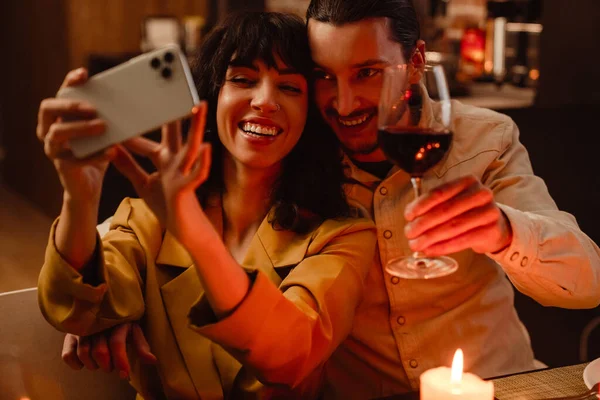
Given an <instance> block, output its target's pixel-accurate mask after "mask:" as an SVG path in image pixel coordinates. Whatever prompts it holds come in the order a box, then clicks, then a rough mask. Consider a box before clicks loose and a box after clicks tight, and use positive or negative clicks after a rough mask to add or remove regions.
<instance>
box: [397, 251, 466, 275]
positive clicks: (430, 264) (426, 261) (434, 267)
mask: <svg viewBox="0 0 600 400" xmlns="http://www.w3.org/2000/svg"><path fill="white" fill-rule="evenodd" d="M457 269H458V263H457V262H456V260H454V259H453V258H450V257H447V256H441V257H419V258H415V257H413V256H410V257H401V258H397V259H395V260H392V261H390V262H389V263H388V264H387V265H386V267H385V270H386V271H387V272H388V273H389V274H390V275H394V276H397V277H399V278H404V279H432V278H440V277H442V276H446V275H450V274H452V273H453V272H454V271H456V270H457Z"/></svg>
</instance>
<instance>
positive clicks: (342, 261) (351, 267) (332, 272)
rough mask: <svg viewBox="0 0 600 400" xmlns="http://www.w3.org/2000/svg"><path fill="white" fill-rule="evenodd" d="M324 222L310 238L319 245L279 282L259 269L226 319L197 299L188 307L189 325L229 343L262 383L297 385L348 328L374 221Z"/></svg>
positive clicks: (369, 255)
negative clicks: (217, 318) (279, 283)
mask: <svg viewBox="0 0 600 400" xmlns="http://www.w3.org/2000/svg"><path fill="white" fill-rule="evenodd" d="M324 225H326V226H323V225H322V226H321V229H320V230H321V231H322V232H328V233H326V234H323V235H319V233H317V235H316V237H315V238H314V240H313V242H312V244H311V246H315V247H316V248H318V251H316V252H313V255H310V256H308V257H306V258H304V259H303V260H302V261H301V262H300V263H299V264H298V265H297V266H296V267H295V268H294V269H293V270H292V271H291V272H290V273H289V274H288V276H287V277H286V278H285V279H284V280H283V281H282V283H281V285H280V286H279V287H277V286H276V285H275V284H274V283H273V282H272V281H271V280H269V278H268V277H267V275H266V274H264V273H262V272H260V271H258V272H255V273H254V274H252V275H253V284H252V286H251V289H250V291H249V293H248V294H247V296H246V298H245V299H244V300H243V301H242V303H241V304H240V305H239V306H238V307H237V308H236V309H235V310H234V311H233V313H231V314H230V315H228V316H227V317H226V318H223V319H221V320H219V321H216V320H215V317H214V315H207V314H210V313H211V312H210V307H208V306H207V302H206V301H205V299H203V298H201V299H200V301H199V302H198V303H197V304H196V305H195V306H194V307H193V308H192V310H191V311H190V314H189V316H190V323H191V327H192V329H194V330H196V331H197V332H198V333H200V334H202V335H204V336H206V337H207V338H209V339H211V340H213V341H214V342H216V343H218V344H219V345H221V346H222V347H223V348H225V349H226V350H228V351H229V352H230V353H231V354H232V355H233V356H234V357H236V358H237V359H238V360H239V361H240V362H241V363H242V364H243V365H244V366H245V367H246V368H249V369H250V370H252V371H253V372H254V373H255V375H256V377H257V378H258V379H259V380H260V381H261V382H262V383H263V384H266V385H271V386H278V387H282V388H288V389H290V388H296V387H299V386H300V384H301V383H302V382H303V380H304V379H305V378H307V377H308V376H309V375H310V374H311V373H312V372H313V371H315V370H316V369H317V368H318V367H319V366H320V365H321V364H322V363H324V361H326V360H327V358H328V357H329V355H330V354H331V353H332V352H333V350H334V349H335V348H336V347H337V346H338V345H339V344H340V343H341V341H342V340H343V339H345V337H346V336H347V335H348V334H349V332H350V329H351V327H352V320H353V317H354V312H355V309H356V307H357V305H358V303H359V301H360V299H361V296H362V291H363V285H364V280H365V278H366V276H367V272H368V270H369V268H371V266H372V265H373V260H374V252H375V247H376V235H375V230H374V225H373V223H372V222H371V221H368V220H359V222H354V223H352V224H348V223H347V222H346V224H345V226H341V225H340V222H335V221H326V222H325V223H324ZM308 253H309V254H310V253H311V250H310V247H309V252H308ZM211 320H212V322H213V323H208V324H207V323H206V322H207V321H211ZM313 376H314V374H313ZM311 379H312V378H311Z"/></svg>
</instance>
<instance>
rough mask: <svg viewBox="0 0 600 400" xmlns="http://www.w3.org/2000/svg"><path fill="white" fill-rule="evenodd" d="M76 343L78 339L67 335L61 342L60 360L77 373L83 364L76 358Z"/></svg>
mask: <svg viewBox="0 0 600 400" xmlns="http://www.w3.org/2000/svg"><path fill="white" fill-rule="evenodd" d="M77 342H78V337H77V336H75V335H71V334H70V333H67V334H66V335H65V340H64V341H63V348H62V353H61V357H62V360H63V361H64V362H65V364H67V365H68V366H69V367H71V368H72V369H74V370H77V371H79V370H80V369H81V368H83V363H82V362H81V361H80V360H79V357H77Z"/></svg>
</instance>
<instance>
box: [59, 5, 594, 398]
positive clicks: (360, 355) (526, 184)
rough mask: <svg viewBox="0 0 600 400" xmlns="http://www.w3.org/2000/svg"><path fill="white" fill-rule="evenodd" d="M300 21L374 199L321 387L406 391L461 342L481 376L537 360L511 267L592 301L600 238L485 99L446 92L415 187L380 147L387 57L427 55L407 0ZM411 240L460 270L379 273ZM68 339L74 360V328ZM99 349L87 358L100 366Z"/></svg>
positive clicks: (528, 288)
mask: <svg viewBox="0 0 600 400" xmlns="http://www.w3.org/2000/svg"><path fill="white" fill-rule="evenodd" d="M307 20H308V22H307V23H308V33H309V39H310V43H311V48H312V54H313V58H314V60H315V62H316V64H317V66H318V67H317V69H316V71H315V72H316V78H317V79H316V88H315V89H316V90H315V92H316V102H317V104H318V106H319V108H320V110H321V112H322V114H323V116H324V117H325V119H326V120H327V122H328V123H329V125H331V127H332V129H333V130H334V132H335V133H336V135H337V137H338V138H339V140H340V142H341V143H342V145H343V147H344V149H345V152H346V155H347V157H346V161H347V163H348V165H349V171H350V176H351V179H352V183H351V184H350V185H349V188H348V192H349V196H350V197H351V198H353V199H354V200H357V201H359V202H360V203H362V204H363V206H364V207H365V208H366V209H368V210H370V211H371V215H372V216H373V219H374V220H375V222H376V224H377V228H378V235H379V253H378V257H377V260H376V263H375V265H374V266H373V267H372V268H371V270H370V275H369V277H368V280H367V287H366V288H365V291H364V292H365V296H364V298H363V300H362V303H361V305H360V306H359V308H358V309H357V314H356V317H355V323H354V328H353V331H352V332H351V334H350V336H349V337H348V339H347V340H346V341H345V342H344V343H343V344H342V345H341V346H340V347H339V348H338V350H337V351H336V352H335V353H334V354H333V356H332V358H331V359H330V361H329V362H328V363H327V365H326V367H325V374H326V375H325V379H326V398H356V399H363V398H373V397H378V396H379V397H380V396H385V395H389V394H392V393H401V392H406V391H410V390H415V389H417V388H418V385H419V375H420V374H421V373H422V372H423V371H425V370H427V369H429V368H432V367H437V366H440V365H449V364H450V363H451V359H452V356H453V354H454V351H455V350H456V349H457V348H462V350H463V351H464V353H465V369H466V370H468V371H471V372H474V373H476V374H478V375H481V376H483V377H491V376H496V375H501V374H506V373H511V372H517V371H522V370H528V369H533V368H534V367H535V366H534V357H533V352H532V350H531V345H530V342H529V337H528V334H527V331H526V330H525V328H524V327H523V325H522V324H521V322H520V321H519V318H518V316H517V314H516V311H515V309H514V305H513V289H512V286H511V284H510V282H509V280H508V279H507V276H508V278H509V279H510V280H511V281H512V282H513V284H514V285H515V286H516V287H517V288H518V289H519V290H520V291H522V292H523V293H525V294H527V295H529V296H531V297H532V298H534V299H535V300H537V301H538V302H540V303H542V304H544V305H551V306H559V307H566V308H585V307H595V306H597V305H598V303H599V302H600V250H599V249H598V247H597V246H596V245H595V244H594V243H593V242H592V241H591V240H590V239H589V238H588V237H587V236H585V234H583V233H582V232H581V231H580V230H579V228H578V226H577V223H576V222H575V219H574V218H573V217H572V216H570V215H569V214H566V213H564V212H561V211H559V210H558V209H557V208H556V205H555V203H554V201H553V200H552V199H551V197H550V195H549V194H548V191H547V189H546V186H545V184H544V182H543V181H542V180H541V179H540V178H538V177H536V176H535V175H533V172H532V168H531V165H530V162H529V159H528V155H527V152H526V150H525V148H524V147H523V146H522V145H521V144H520V143H519V141H518V129H517V127H516V126H515V124H514V123H513V122H512V121H511V120H510V119H509V118H508V117H506V116H503V115H500V114H497V113H495V112H492V111H489V110H483V109H479V108H475V107H469V106H466V105H462V104H459V103H455V104H454V112H455V115H454V118H455V120H454V125H455V129H454V142H453V145H452V148H451V150H450V152H449V154H448V155H447V157H446V158H445V160H444V161H443V162H442V163H441V164H440V165H439V166H436V167H435V168H434V169H433V170H432V171H430V172H429V173H427V174H426V175H425V176H424V177H423V187H424V189H425V190H424V193H425V194H424V195H423V196H422V197H421V198H419V199H418V200H414V198H413V195H412V191H411V190H410V179H409V178H410V177H409V176H408V175H407V174H406V173H405V172H403V171H401V170H399V169H398V168H396V167H392V165H391V164H390V163H389V162H388V161H386V159H385V157H384V155H383V153H382V151H381V149H379V147H378V146H377V106H378V102H379V90H380V87H381V74H382V70H383V68H385V67H386V66H388V65H393V64H404V63H413V64H414V65H415V67H417V68H418V67H420V66H422V65H423V63H424V62H425V43H424V42H423V41H421V40H420V39H419V37H420V33H419V24H418V21H417V17H416V15H415V10H414V7H413V5H412V3H411V1H410V0H361V1H356V0H312V1H311V3H310V5H309V8H308V11H307ZM415 250H418V251H422V252H424V253H426V254H428V255H441V254H451V255H452V257H453V258H454V259H456V260H457V261H458V263H459V269H458V271H457V272H455V273H454V274H452V275H450V276H447V277H443V278H436V279H432V280H404V279H399V278H397V277H393V276H391V275H389V274H388V273H387V272H385V269H384V267H385V264H386V263H387V261H389V260H391V259H394V258H396V257H399V256H404V255H408V254H410V253H411V252H412V251H415ZM118 329H120V330H117V332H118V334H116V335H114V336H117V337H118V338H121V339H120V340H115V339H114V338H113V340H112V341H113V342H114V343H115V347H114V348H113V352H112V353H113V364H115V366H116V367H117V368H119V369H121V368H128V367H127V365H126V357H125V356H124V354H123V352H118V351H116V349H117V348H118V346H119V343H121V344H122V343H123V341H124V337H125V336H126V334H125V333H124V332H126V330H127V329H130V327H124V328H118ZM138 336H139V335H138ZM65 343H66V348H67V351H66V352H63V354H64V355H65V358H66V359H69V360H71V361H70V362H71V363H73V364H77V361H78V360H77V357H76V356H75V353H74V351H72V350H69V349H73V348H76V342H75V338H73V337H67V339H66V341H65ZM98 348H100V349H102V348H103V347H102V346H100V347H98ZM140 348H141V346H140ZM104 350H106V347H104ZM100 352H102V350H100ZM146 353H147V351H146ZM84 354H86V352H85V351H84V352H83V353H82V355H83V357H84V359H85V360H86V363H89V365H90V366H92V367H94V366H95V363H94V361H93V359H91V358H90V357H89V354H88V355H87V356H85V355H84ZM107 355H108V353H106V354H105V355H104V356H102V355H101V354H100V355H98V354H95V355H94V358H95V359H96V360H101V361H99V363H100V364H101V365H107V364H106V360H108V359H109V358H108V357H107ZM102 357H104V358H102ZM79 358H81V357H79ZM77 365H80V364H77ZM86 365H87V364H86ZM108 365H110V362H109V364H108Z"/></svg>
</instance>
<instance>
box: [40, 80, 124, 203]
mask: <svg viewBox="0 0 600 400" xmlns="http://www.w3.org/2000/svg"><path fill="white" fill-rule="evenodd" d="M87 79H88V73H87V70H86V69H84V68H79V69H76V70H73V71H70V72H69V73H68V74H67V76H66V77H65V79H64V81H63V83H62V85H61V89H62V88H64V87H71V86H79V85H82V84H84V83H85V82H86V81H87ZM105 128H106V126H105V123H104V121H102V120H101V119H99V118H97V114H96V109H95V108H94V106H93V105H92V104H89V103H87V102H84V101H81V100H72V99H58V98H48V99H45V100H43V101H42V102H41V104H40V108H39V112H38V123H37V129H36V134H37V137H38V139H39V140H40V141H41V142H42V143H43V145H44V152H45V153H46V156H47V157H48V158H49V159H50V160H52V162H53V164H54V167H55V168H56V171H57V172H58V176H59V178H60V182H61V184H62V187H63V189H64V194H65V198H68V199H70V200H73V201H76V202H85V203H87V204H94V201H95V202H99V201H100V193H101V191H102V181H103V179H104V174H105V173H106V169H107V167H108V164H109V162H110V159H111V157H112V156H113V155H114V149H113V148H107V149H105V150H104V151H102V152H101V153H99V154H96V155H94V156H92V157H89V158H85V159H77V158H75V157H74V156H73V153H72V152H71V150H70V148H69V140H71V139H73V138H83V137H94V136H98V135H102V134H103V133H104V130H105ZM90 200H92V201H90Z"/></svg>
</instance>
